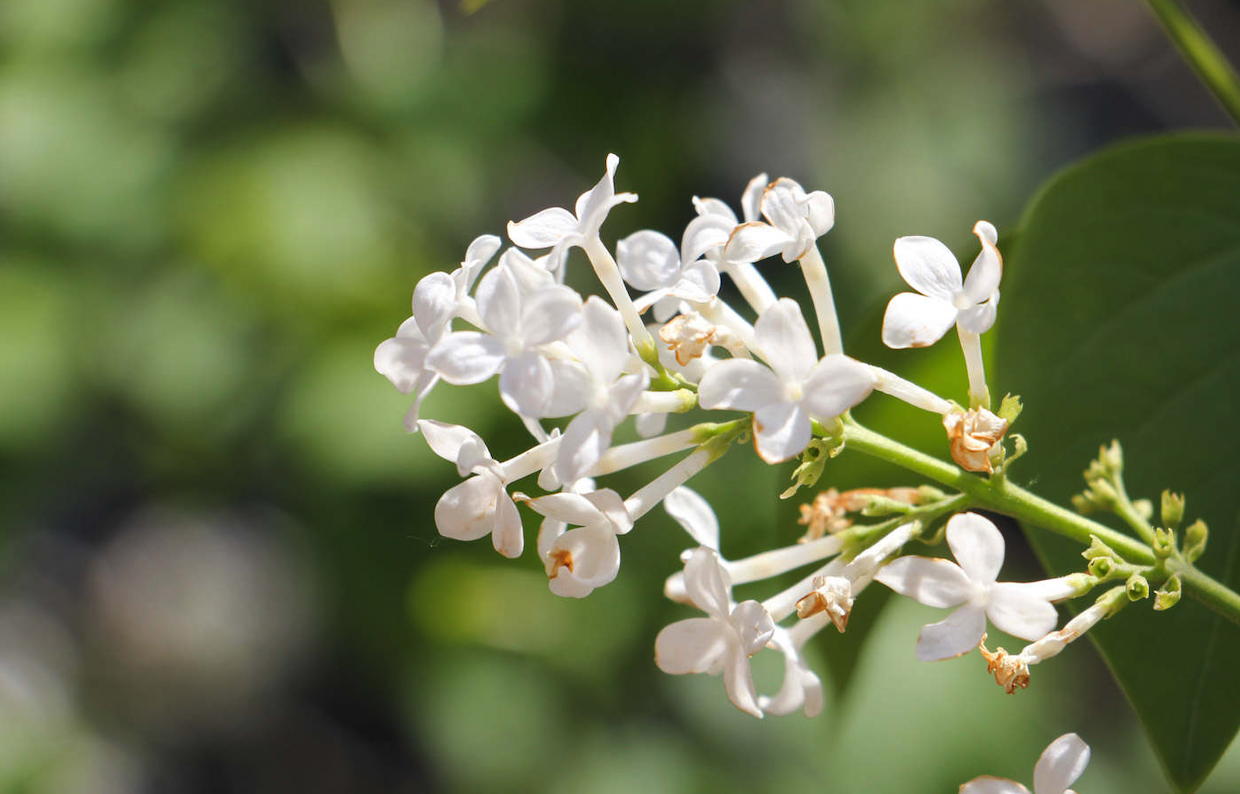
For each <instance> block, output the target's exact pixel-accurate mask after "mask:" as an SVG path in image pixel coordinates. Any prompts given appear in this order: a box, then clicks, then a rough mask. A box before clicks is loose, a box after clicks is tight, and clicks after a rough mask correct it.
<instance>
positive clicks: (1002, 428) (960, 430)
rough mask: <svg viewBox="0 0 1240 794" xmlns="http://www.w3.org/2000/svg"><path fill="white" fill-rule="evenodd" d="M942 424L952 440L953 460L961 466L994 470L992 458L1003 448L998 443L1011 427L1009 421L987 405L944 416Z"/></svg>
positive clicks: (986, 471) (948, 437)
mask: <svg viewBox="0 0 1240 794" xmlns="http://www.w3.org/2000/svg"><path fill="white" fill-rule="evenodd" d="M943 427H944V428H945V429H946V430H947V439H948V441H950V442H951V452H952V459H953V460H955V461H956V463H957V464H959V465H960V467H961V468H962V469H964V470H966V471H977V472H985V473H987V474H990V473H991V472H992V471H994V466H993V465H992V464H991V462H990V457H991V455H992V454H996V453H997V452H998V450H999V449H1000V446H999V442H1000V441H1001V440H1002V439H1003V434H1004V433H1006V432H1007V429H1008V423H1007V420H1005V419H1003V418H1001V417H999V416H996V415H995V414H993V413H991V412H990V411H988V410H986V409H985V408H970V409H969V410H968V411H965V412H964V413H959V412H955V411H953V412H952V413H950V414H947V415H946V416H944V417H943Z"/></svg>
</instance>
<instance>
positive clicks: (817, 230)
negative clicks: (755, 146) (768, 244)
mask: <svg viewBox="0 0 1240 794" xmlns="http://www.w3.org/2000/svg"><path fill="white" fill-rule="evenodd" d="M762 214H763V215H764V216H765V217H766V219H767V221H768V222H769V223H770V224H771V226H773V227H775V228H776V229H778V230H779V231H781V232H783V234H784V236H785V237H786V239H787V242H786V243H785V244H784V245H783V247H782V248H781V250H780V253H781V254H783V258H784V261H785V262H792V261H795V260H797V259H800V258H801V257H803V256H805V254H806V252H808V251H809V249H810V248H811V247H812V246H813V245H814V242H815V241H816V240H817V239H818V238H819V237H821V236H823V235H824V234H826V233H827V232H829V231H830V230H831V227H832V226H834V225H835V201H834V200H833V199H832V198H831V196H830V194H828V193H824V192H823V191H821V190H815V191H814V192H812V193H806V192H805V189H804V188H802V187H801V186H800V185H799V184H797V183H796V182H795V181H793V180H791V179H788V178H787V177H781V178H779V179H776V180H775V181H774V182H772V183H771V184H770V185H769V186H767V188H766V192H764V193H763V194H762Z"/></svg>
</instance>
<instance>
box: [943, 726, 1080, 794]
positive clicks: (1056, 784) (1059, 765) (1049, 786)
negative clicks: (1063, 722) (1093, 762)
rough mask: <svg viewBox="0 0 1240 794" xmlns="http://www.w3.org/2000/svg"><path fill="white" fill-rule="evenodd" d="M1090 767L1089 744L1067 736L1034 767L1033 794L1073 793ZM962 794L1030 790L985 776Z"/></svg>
mask: <svg viewBox="0 0 1240 794" xmlns="http://www.w3.org/2000/svg"><path fill="white" fill-rule="evenodd" d="M1087 764H1089V745H1087V744H1085V742H1084V741H1082V740H1081V737H1080V736H1077V735H1076V734H1075V733H1065V734H1064V735H1063V736H1060V737H1059V738H1058V739H1056V740H1055V741H1053V742H1051V744H1050V746H1049V747H1047V748H1046V749H1045V750H1044V751H1043V752H1042V757H1041V758H1039V759H1038V763H1037V766H1035V767H1034V768H1033V791H1034V794H1074V792H1073V791H1072V790H1071V789H1070V788H1068V786H1071V785H1072V784H1073V783H1075V782H1076V779H1077V778H1079V777H1080V776H1081V773H1082V772H1084V771H1085V766H1086V765H1087ZM960 794H1029V789H1027V788H1025V787H1024V786H1023V785H1021V784H1020V783H1017V782H1016V781H1015V780H1008V779H1006V778H999V777H990V776H989V775H984V776H982V777H977V778H973V779H972V780H970V781H969V782H968V783H965V784H964V785H963V786H961V787H960Z"/></svg>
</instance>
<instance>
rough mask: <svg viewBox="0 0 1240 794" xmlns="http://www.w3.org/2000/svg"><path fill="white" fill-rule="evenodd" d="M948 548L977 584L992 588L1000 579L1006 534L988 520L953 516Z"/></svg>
mask: <svg viewBox="0 0 1240 794" xmlns="http://www.w3.org/2000/svg"><path fill="white" fill-rule="evenodd" d="M947 545H948V546H950V547H951V550H952V556H954V557H955V558H956V562H958V563H960V567H961V569H963V570H964V572H965V574H966V575H967V576H968V577H969V578H970V579H972V580H973V582H974V583H975V584H992V583H993V582H994V581H995V579H997V578H998V577H999V569H1000V568H1002V567H1003V549H1004V546H1003V533H1002V532H1000V531H999V528H998V527H996V526H995V525H994V523H993V522H991V521H990V520H989V519H987V518H983V517H982V516H980V515H978V514H977V513H958V514H956V515H954V516H952V518H951V520H950V521H948V522H947ZM1030 639H1033V638H1030Z"/></svg>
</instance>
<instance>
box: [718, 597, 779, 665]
mask: <svg viewBox="0 0 1240 794" xmlns="http://www.w3.org/2000/svg"><path fill="white" fill-rule="evenodd" d="M728 622H730V623H731V624H732V630H733V631H735V632H736V636H737V639H738V640H739V641H740V646H741V650H742V651H744V652H745V655H746V656H753V655H754V654H755V653H757V652H758V651H760V650H762V649H763V648H764V647H766V644H767V643H768V642H770V640H771V637H772V636H774V634H775V621H774V620H773V619H772V618H771V613H770V612H767V611H766V607H764V606H762V604H761V603H760V602H758V601H754V600H753V599H750V600H748V601H742V602H740V603H739V604H737V605H736V607H735V608H733V610H732V614H731V615H730V616H729V617H728Z"/></svg>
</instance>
